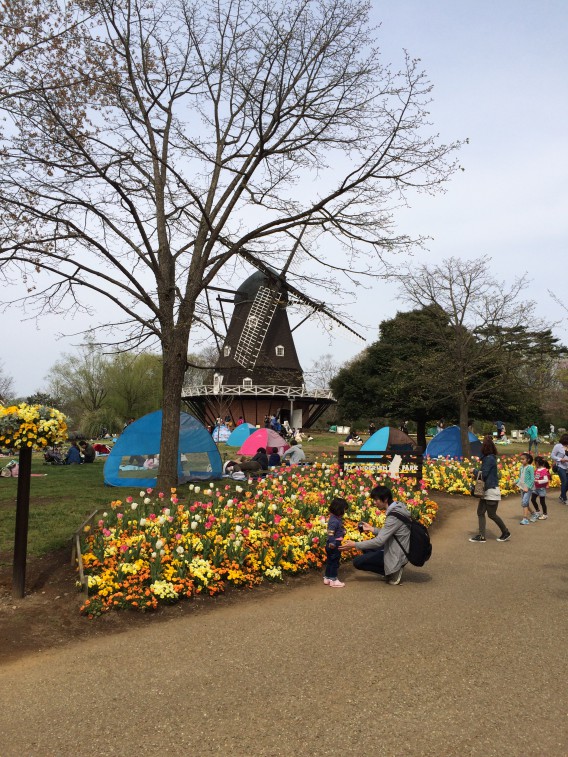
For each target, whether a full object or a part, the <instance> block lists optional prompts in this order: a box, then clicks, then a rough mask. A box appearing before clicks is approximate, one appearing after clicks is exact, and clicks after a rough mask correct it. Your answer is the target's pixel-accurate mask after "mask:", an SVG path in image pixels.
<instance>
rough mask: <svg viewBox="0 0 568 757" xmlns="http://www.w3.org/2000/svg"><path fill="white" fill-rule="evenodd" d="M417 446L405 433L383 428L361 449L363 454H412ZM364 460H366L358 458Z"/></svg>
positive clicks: (387, 427)
mask: <svg viewBox="0 0 568 757" xmlns="http://www.w3.org/2000/svg"><path fill="white" fill-rule="evenodd" d="M414 448H415V444H414V442H413V441H412V439H411V438H410V436H408V434H405V433H404V431H400V429H398V428H391V427H389V426H383V427H382V428H380V429H379V430H378V431H375V433H374V434H373V435H372V436H370V437H369V438H368V439H367V441H366V442H365V444H363V446H362V447H361V452H395V453H404V452H412V451H413V450H414ZM358 459H359V460H364V459H365V458H361V457H360V458H358Z"/></svg>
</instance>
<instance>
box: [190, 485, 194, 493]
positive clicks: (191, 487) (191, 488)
mask: <svg viewBox="0 0 568 757" xmlns="http://www.w3.org/2000/svg"><path fill="white" fill-rule="evenodd" d="M194 488H195V484H190V485H189V491H190V492H192V491H193V490H194Z"/></svg>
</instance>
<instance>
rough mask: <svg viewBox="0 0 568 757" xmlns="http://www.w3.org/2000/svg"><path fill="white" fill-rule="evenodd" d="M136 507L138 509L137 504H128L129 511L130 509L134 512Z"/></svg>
mask: <svg viewBox="0 0 568 757" xmlns="http://www.w3.org/2000/svg"><path fill="white" fill-rule="evenodd" d="M137 507H138V502H132V503H131V504H130V509H131V510H136V508H137Z"/></svg>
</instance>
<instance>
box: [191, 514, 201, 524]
mask: <svg viewBox="0 0 568 757" xmlns="http://www.w3.org/2000/svg"><path fill="white" fill-rule="evenodd" d="M193 520H196V521H197V522H198V523H199V521H200V520H201V515H194V516H193Z"/></svg>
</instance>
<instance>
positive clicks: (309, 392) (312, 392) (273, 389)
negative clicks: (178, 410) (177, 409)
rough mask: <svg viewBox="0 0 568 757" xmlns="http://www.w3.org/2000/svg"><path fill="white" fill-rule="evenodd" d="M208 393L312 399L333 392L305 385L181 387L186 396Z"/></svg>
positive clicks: (209, 385)
mask: <svg viewBox="0 0 568 757" xmlns="http://www.w3.org/2000/svg"><path fill="white" fill-rule="evenodd" d="M210 395H215V396H217V395H232V396H239V397H241V396H247V395H250V396H257V397H260V396H266V397H270V396H275V397H287V398H288V399H292V400H295V399H298V400H301V399H303V398H304V397H305V398H313V399H330V400H332V399H333V394H332V393H331V391H330V390H329V389H306V387H305V386H261V385H258V384H255V385H253V386H241V385H240V384H235V385H230V384H227V385H225V384H221V386H215V385H213V384H208V385H207V384H203V385H201V384H197V385H186V386H184V387H183V396H187V397H208V396H210Z"/></svg>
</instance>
